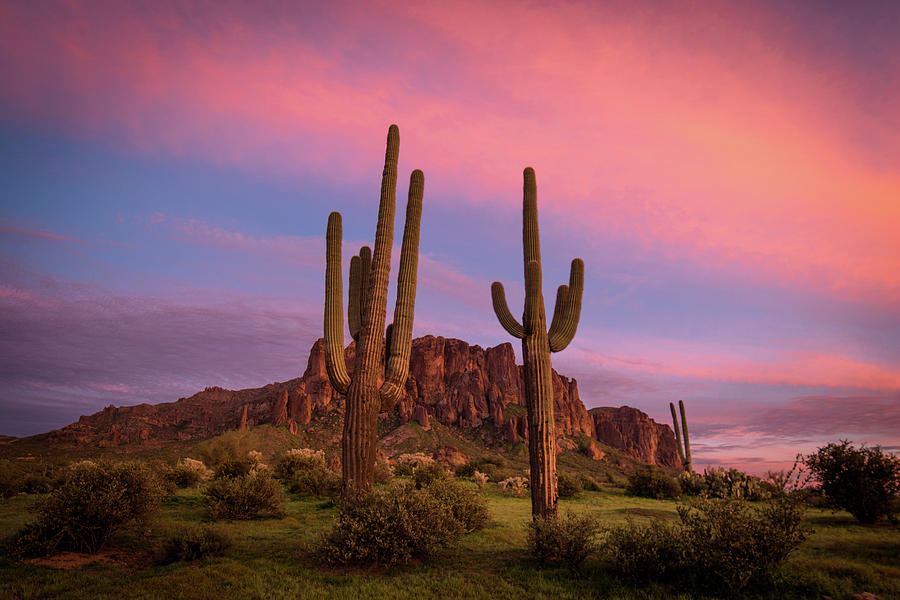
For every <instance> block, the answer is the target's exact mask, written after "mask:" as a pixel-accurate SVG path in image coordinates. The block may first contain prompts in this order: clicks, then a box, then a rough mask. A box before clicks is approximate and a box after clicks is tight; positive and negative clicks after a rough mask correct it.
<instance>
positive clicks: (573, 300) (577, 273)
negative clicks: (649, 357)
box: [491, 167, 584, 519]
mask: <svg viewBox="0 0 900 600" xmlns="http://www.w3.org/2000/svg"><path fill="white" fill-rule="evenodd" d="M524 178H525V185H524V199H523V202H522V246H523V251H524V259H525V260H524V262H525V313H524V314H523V316H522V323H521V324H519V322H518V321H516V318H515V317H513V315H512V313H510V311H509V307H508V305H507V304H506V293H505V292H504V290H503V284H502V283H500V282H499V281H495V282H494V283H493V285H492V286H491V296H492V299H493V302H494V312H495V313H496V314H497V319H498V320H499V321H500V324H501V325H502V326H503V328H504V329H506V331H507V332H508V333H509V334H510V335H511V336H513V337H515V338H519V339H521V340H522V359H523V361H524V363H525V401H526V404H527V409H528V454H529V460H530V462H531V512H532V514H533V515H534V516H539V517H544V518H547V517H550V518H553V519H555V518H557V517H558V513H559V510H558V506H557V500H558V498H559V494H558V491H557V481H556V434H555V432H554V422H553V379H552V372H551V366H550V353H551V352H559V351H560V350H564V349H565V348H566V346H568V345H569V342H571V341H572V338H573V337H575V330H576V329H577V328H578V319H579V317H580V316H581V293H582V290H583V288H584V262H583V261H582V260H581V259H580V258H576V259H574V260H573V261H572V267H571V272H570V274H569V285H561V286H559V289H557V292H556V306H555V308H554V310H553V320H552V321H551V322H550V328H549V330H548V329H547V317H546V314H545V312H544V294H543V291H542V288H541V277H542V275H541V245H540V240H539V239H538V218H537V184H536V183H535V178H534V169H532V168H531V167H528V168H526V169H525V172H524Z"/></svg>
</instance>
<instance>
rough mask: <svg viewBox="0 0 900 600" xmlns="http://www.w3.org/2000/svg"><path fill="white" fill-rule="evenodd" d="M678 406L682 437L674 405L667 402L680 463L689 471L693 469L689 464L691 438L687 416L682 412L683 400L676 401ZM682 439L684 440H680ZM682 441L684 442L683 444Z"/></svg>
mask: <svg viewBox="0 0 900 600" xmlns="http://www.w3.org/2000/svg"><path fill="white" fill-rule="evenodd" d="M678 408H679V410H680V411H681V430H682V431H683V432H684V436H683V437H682V434H681V432H680V431H679V427H678V413H676V412H675V405H674V404H672V403H671V402H669V409H670V410H671V411H672V425H673V428H674V429H675V443H677V444H678V457H679V458H681V464H682V465H684V470H685V471H687V472H688V473H690V472H691V471H693V466H692V465H691V438H690V436H689V435H688V425H687V417H686V416H685V414H684V401H682V400H679V401H678ZM682 440H684V441H683V442H682ZM682 443H683V444H684V445H683V446H682Z"/></svg>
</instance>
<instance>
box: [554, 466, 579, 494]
mask: <svg viewBox="0 0 900 600" xmlns="http://www.w3.org/2000/svg"><path fill="white" fill-rule="evenodd" d="M556 487H557V491H558V492H559V497H560V498H574V497H575V496H577V495H578V494H580V493H581V492H582V490H584V487H583V486H582V485H581V479H580V478H578V477H575V476H574V475H570V474H568V473H563V472H562V471H560V472H559V473H558V474H557V476H556Z"/></svg>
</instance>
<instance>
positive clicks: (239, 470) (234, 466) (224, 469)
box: [213, 459, 251, 479]
mask: <svg viewBox="0 0 900 600" xmlns="http://www.w3.org/2000/svg"><path fill="white" fill-rule="evenodd" d="M250 468H251V465H250V461H249V460H246V459H238V460H226V461H225V462H222V463H219V464H218V466H216V471H215V475H213V478H215V479H234V478H235V477H244V476H245V475H247V474H248V473H250Z"/></svg>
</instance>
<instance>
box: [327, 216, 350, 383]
mask: <svg viewBox="0 0 900 600" xmlns="http://www.w3.org/2000/svg"><path fill="white" fill-rule="evenodd" d="M341 235H342V232H341V213H338V212H333V213H331V214H330V215H328V229H327V230H326V234H325V369H326V371H327V372H328V379H329V380H331V385H332V386H334V389H335V391H337V393H338V394H342V395H343V394H346V393H347V388H349V387H350V375H349V374H348V373H347V363H346V362H345V361H344V299H343V291H342V287H343V286H342V283H341Z"/></svg>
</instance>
